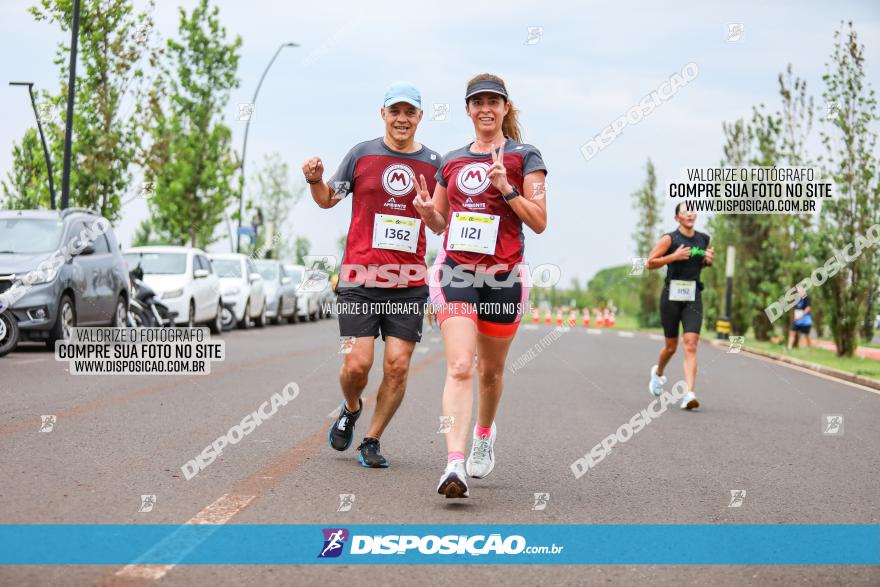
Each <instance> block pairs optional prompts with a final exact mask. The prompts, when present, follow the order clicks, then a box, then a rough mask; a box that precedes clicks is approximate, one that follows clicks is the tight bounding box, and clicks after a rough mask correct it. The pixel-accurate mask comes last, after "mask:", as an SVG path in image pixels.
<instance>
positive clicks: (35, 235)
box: [0, 208, 130, 347]
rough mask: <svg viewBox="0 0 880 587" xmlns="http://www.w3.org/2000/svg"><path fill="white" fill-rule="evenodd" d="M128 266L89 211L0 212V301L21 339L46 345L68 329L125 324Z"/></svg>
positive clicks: (107, 227) (99, 219) (108, 233)
mask: <svg viewBox="0 0 880 587" xmlns="http://www.w3.org/2000/svg"><path fill="white" fill-rule="evenodd" d="M129 295H130V292H129V282H128V271H127V269H126V266H125V261H124V260H123V258H122V253H121V251H120V247H119V243H118V242H117V241H116V236H115V235H114V234H113V229H112V228H111V226H110V222H109V221H108V220H107V219H106V218H103V217H102V216H99V215H98V214H96V213H95V212H93V211H91V210H85V209H81V208H68V209H66V210H62V211H58V210H0V302H4V303H5V304H6V305H7V306H8V308H7V309H6V310H5V311H6V312H10V313H11V315H12V318H13V319H14V320H15V321H16V322H17V324H18V328H19V330H20V332H21V338H22V339H23V340H35V341H45V342H46V343H47V344H48V345H49V346H50V347H54V342H55V341H56V340H59V339H67V338H69V336H70V328H72V327H74V326H104V325H114V326H124V325H125V323H126V317H127V314H128V300H129Z"/></svg>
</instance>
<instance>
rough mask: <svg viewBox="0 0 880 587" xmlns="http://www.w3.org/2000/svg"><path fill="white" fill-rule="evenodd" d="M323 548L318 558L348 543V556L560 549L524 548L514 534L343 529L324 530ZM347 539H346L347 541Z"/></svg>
mask: <svg viewBox="0 0 880 587" xmlns="http://www.w3.org/2000/svg"><path fill="white" fill-rule="evenodd" d="M322 532H323V534H324V539H323V542H324V546H323V548H322V550H321V553H320V554H319V555H318V558H330V557H338V556H339V555H340V554H342V552H343V547H344V545H345V543H346V541H348V542H349V543H350V547H349V550H348V553H349V554H350V555H407V554H416V553H418V554H423V555H471V556H480V555H518V554H559V553H561V552H562V549H563V548H565V547H564V546H557V545H556V544H552V545H550V546H528V545H527V544H526V539H525V538H524V537H523V536H520V535H518V534H511V535H509V536H506V537H503V536H502V535H501V534H498V533H492V534H489V535H488V536H487V535H485V534H475V535H472V536H469V535H460V534H459V535H456V534H447V535H444V536H438V535H435V534H428V535H425V536H419V535H415V534H386V535H374V536H365V535H359V534H353V535H351V536H349V531H348V530H347V529H345V528H324V529H323V530H322ZM349 538H350V540H348V539H349Z"/></svg>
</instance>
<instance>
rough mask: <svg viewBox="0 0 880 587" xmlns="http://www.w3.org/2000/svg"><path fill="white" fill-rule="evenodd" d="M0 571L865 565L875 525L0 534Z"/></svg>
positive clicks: (72, 528)
mask: <svg viewBox="0 0 880 587" xmlns="http://www.w3.org/2000/svg"><path fill="white" fill-rule="evenodd" d="M0 564H4V565H96V564H98V565H101V564H106V565H126V564H179V565H180V564H182V565H230V564H240V565H303V564H560V565H623V564H625V565H637V564H651V565H673V564H674V565H707V564H708V565H773V564H784V565H877V564H880V525H861V524H853V525H848V524H833V525H816V524H778V525H765V524H724V525H695V524H627V525H622V524H608V525H574V524H569V525H566V524H560V525H551V524H527V525H512V524H497V525H496V524H492V525H445V524H438V525H407V524H400V525H394V524H383V525H372V524H370V525H364V524H350V525H338V526H328V525H283V524H278V525H273V524H228V525H183V526H180V525H155V524H127V525H113V524H69V525H67V524H51V525H37V524H33V525H32V524H7V525H0Z"/></svg>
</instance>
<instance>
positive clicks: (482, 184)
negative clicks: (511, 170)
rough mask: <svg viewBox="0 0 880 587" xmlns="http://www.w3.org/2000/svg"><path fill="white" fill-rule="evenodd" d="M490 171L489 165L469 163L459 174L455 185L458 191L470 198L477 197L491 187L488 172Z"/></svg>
mask: <svg viewBox="0 0 880 587" xmlns="http://www.w3.org/2000/svg"><path fill="white" fill-rule="evenodd" d="M488 171H489V164H488V163H468V164H467V165H465V166H464V167H462V169H461V171H459V172H458V177H456V178H455V185H456V187H458V191H460V192H461V193H463V194H467V195H468V196H476V195H477V194H480V193H482V192H484V191H486V188H487V187H489V183H490V182H489V178H488V177H487V176H486V172H488Z"/></svg>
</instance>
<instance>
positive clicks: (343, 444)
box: [327, 399, 364, 450]
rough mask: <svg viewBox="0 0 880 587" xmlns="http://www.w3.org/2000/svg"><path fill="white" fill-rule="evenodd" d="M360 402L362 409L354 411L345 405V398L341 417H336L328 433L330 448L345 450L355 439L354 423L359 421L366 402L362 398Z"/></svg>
mask: <svg viewBox="0 0 880 587" xmlns="http://www.w3.org/2000/svg"><path fill="white" fill-rule="evenodd" d="M358 402H359V403H360V409H358V411H357V412H354V413H352V412H349V411H348V408H346V407H345V401H344V400H343V402H342V406H340V408H339V417H338V418H336V421H335V422H334V423H333V425H332V426H331V427H330V431H329V432H328V433H327V441H328V442H329V443H330V448H334V449H336V450H345V449H347V448H348V447H350V446H351V441H352V440H354V423H355V422H357V419H358V418H359V417H360V415H361V412H362V411H363V409H364V402H362V401H361V400H360V399H359V400H358Z"/></svg>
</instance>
